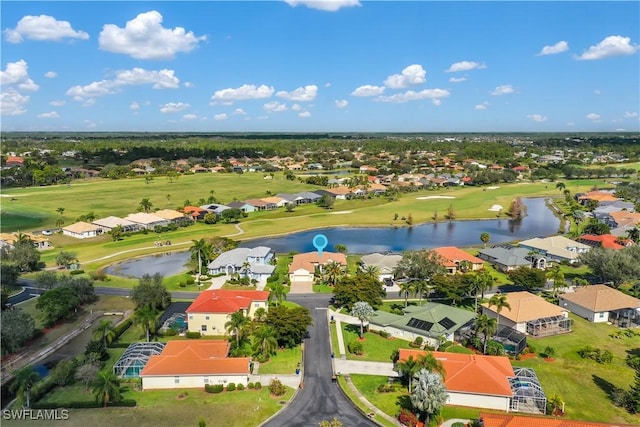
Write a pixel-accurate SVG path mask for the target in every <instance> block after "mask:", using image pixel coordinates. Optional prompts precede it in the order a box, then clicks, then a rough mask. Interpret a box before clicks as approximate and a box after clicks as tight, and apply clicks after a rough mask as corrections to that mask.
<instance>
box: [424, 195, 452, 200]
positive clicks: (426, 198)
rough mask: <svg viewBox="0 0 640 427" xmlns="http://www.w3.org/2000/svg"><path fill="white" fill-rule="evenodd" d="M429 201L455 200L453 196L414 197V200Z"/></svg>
mask: <svg viewBox="0 0 640 427" xmlns="http://www.w3.org/2000/svg"><path fill="white" fill-rule="evenodd" d="M429 199H455V197H453V196H422V197H416V200H429Z"/></svg>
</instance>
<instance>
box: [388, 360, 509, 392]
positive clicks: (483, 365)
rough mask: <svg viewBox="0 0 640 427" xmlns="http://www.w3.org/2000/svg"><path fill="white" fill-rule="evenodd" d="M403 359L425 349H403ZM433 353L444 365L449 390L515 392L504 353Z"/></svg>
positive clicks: (445, 382)
mask: <svg viewBox="0 0 640 427" xmlns="http://www.w3.org/2000/svg"><path fill="white" fill-rule="evenodd" d="M399 352H400V354H399V359H398V360H400V361H403V360H406V359H408V358H409V356H413V358H414V359H415V358H417V357H418V356H420V355H422V354H426V351H424V350H414V349H404V348H401V349H400V350H399ZM432 353H433V356H434V357H435V358H436V359H438V360H439V361H440V363H442V367H443V368H444V372H445V374H444V385H445V387H446V388H447V391H449V392H461V393H473V394H485V395H492V396H512V395H513V392H512V391H511V386H510V384H509V377H515V376H516V375H515V373H514V372H513V368H512V367H511V362H510V361H509V358H508V357H504V356H483V355H479V354H460V353H445V352H439V351H434V352H432Z"/></svg>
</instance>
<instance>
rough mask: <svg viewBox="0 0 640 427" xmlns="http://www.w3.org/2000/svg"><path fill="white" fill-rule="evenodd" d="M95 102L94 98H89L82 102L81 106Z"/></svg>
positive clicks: (87, 105)
mask: <svg viewBox="0 0 640 427" xmlns="http://www.w3.org/2000/svg"><path fill="white" fill-rule="evenodd" d="M95 103H96V99H95V98H89V99H87V100H86V101H85V102H84V103H83V104H82V106H83V107H91V106H92V105H94V104H95Z"/></svg>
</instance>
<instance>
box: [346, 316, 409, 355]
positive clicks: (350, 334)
mask: <svg viewBox="0 0 640 427" xmlns="http://www.w3.org/2000/svg"><path fill="white" fill-rule="evenodd" d="M359 331H360V326H359V325H358V326H356V325H349V324H346V323H342V338H343V339H344V347H345V351H346V353H347V360H366V361H370V362H390V361H391V359H390V357H391V353H392V352H393V351H394V350H397V349H399V348H410V347H409V341H405V340H403V339H398V338H393V339H390V338H382V337H381V336H380V335H378V334H374V333H373V332H366V333H365V334H364V340H363V341H359V342H361V343H362V347H363V349H364V354H362V355H360V356H356V355H354V354H351V353H349V350H348V348H347V346H348V345H349V343H350V342H352V341H358V340H359V337H358V334H359ZM336 351H337V348H336Z"/></svg>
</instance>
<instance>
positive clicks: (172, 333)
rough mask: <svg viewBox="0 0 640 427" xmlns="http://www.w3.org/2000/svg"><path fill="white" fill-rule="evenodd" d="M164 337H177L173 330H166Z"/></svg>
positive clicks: (176, 332)
mask: <svg viewBox="0 0 640 427" xmlns="http://www.w3.org/2000/svg"><path fill="white" fill-rule="evenodd" d="M164 335H165V336H166V337H175V336H176V335H178V331H176V330H175V329H167V332H165V333H164Z"/></svg>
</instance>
